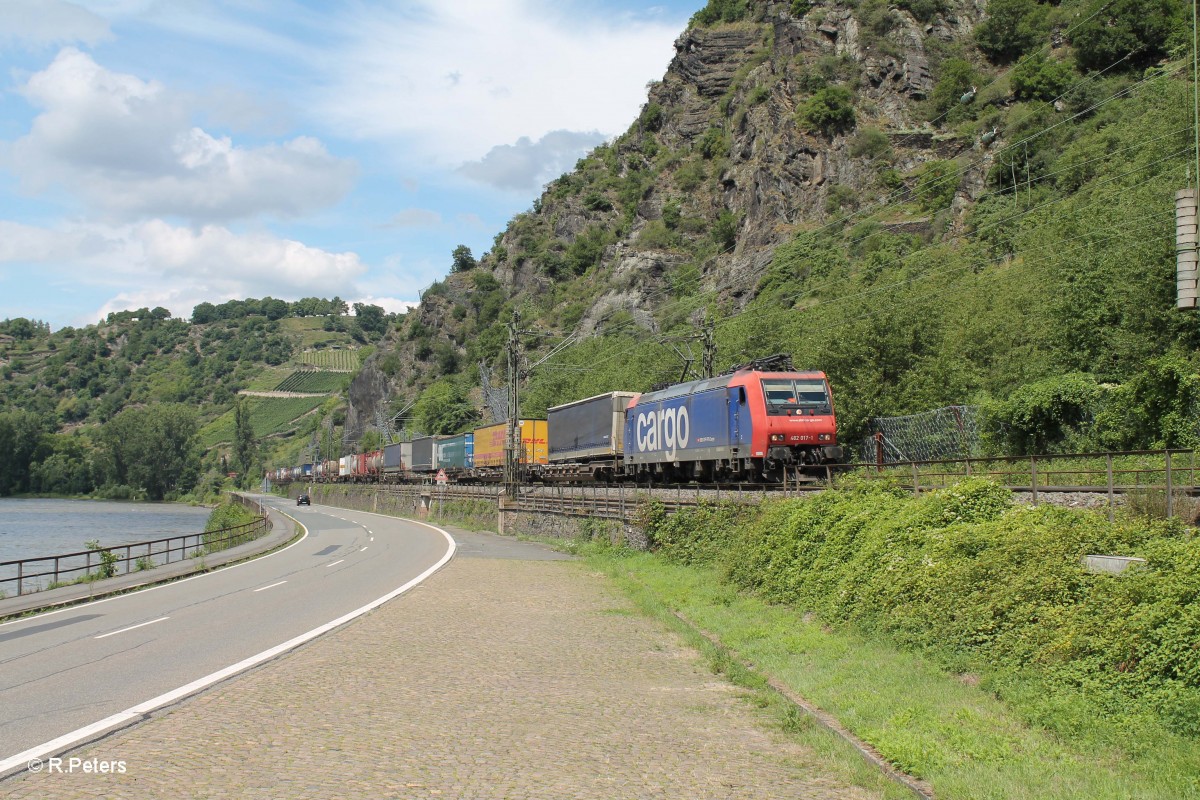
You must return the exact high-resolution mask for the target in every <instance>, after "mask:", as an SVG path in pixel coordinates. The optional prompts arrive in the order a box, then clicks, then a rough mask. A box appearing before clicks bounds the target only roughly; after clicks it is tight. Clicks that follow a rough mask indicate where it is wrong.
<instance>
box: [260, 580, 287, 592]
mask: <svg viewBox="0 0 1200 800" xmlns="http://www.w3.org/2000/svg"><path fill="white" fill-rule="evenodd" d="M285 583H287V581H279V582H278V583H272V584H271V585H270V586H261V587H259V588H258V589H255V590H254V591H256V592H265V591H266V590H267V589H274V588H275V587H276V586H283V584H285Z"/></svg>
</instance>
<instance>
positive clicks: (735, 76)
mask: <svg viewBox="0 0 1200 800" xmlns="http://www.w3.org/2000/svg"><path fill="white" fill-rule="evenodd" d="M1189 37H1190V15H1188V14H1185V8H1184V6H1183V4H1182V3H1181V2H1173V1H1168V0H1161V1H1159V0H1156V2H1152V3H1137V2H1132V0H1116V1H1115V2H1110V3H1106V4H1104V5H1103V6H1099V7H1098V6H1097V5H1096V4H1095V3H1084V2H1070V1H1068V2H1063V3H1061V4H1059V5H1051V4H1039V3H1036V2H1033V0H994V2H992V3H990V4H984V3H974V2H962V0H907V1H906V2H899V3H895V4H893V5H888V4H886V3H883V2H876V1H874V0H863V1H862V2H858V3H853V4H851V3H843V2H831V3H816V2H814V3H810V2H804V0H798V1H797V2H791V3H782V2H763V1H762V0H758V1H756V2H738V1H737V0H720V1H718V0H713V2H710V3H709V4H708V6H706V7H705V8H704V9H703V10H701V11H700V12H698V13H697V15H696V17H695V18H694V19H693V21H692V25H691V26H690V27H689V29H688V30H687V31H686V32H684V33H683V34H682V35H681V36H680V37H679V39H678V41H677V43H676V50H677V54H676V57H675V59H674V60H673V62H672V63H671V65H670V67H669V68H668V70H667V72H666V74H665V76H664V77H663V79H662V80H661V81H659V82H657V83H655V84H654V85H653V86H651V87H650V89H649V92H648V97H647V102H646V104H645V105H644V107H643V110H642V113H641V115H640V116H639V118H638V119H637V120H636V121H635V122H634V123H633V124H632V125H631V126H630V128H629V130H628V131H627V132H626V133H625V134H623V135H621V136H619V137H617V138H616V139H615V140H614V141H612V142H611V143H609V144H606V145H603V146H601V147H599V148H597V149H596V150H595V151H594V152H593V153H591V154H590V155H589V156H587V157H586V158H584V159H582V160H581V161H580V162H579V163H578V165H577V166H576V169H575V170H574V171H573V172H571V173H569V174H567V175H564V176H562V177H561V178H559V179H558V180H556V181H554V182H552V183H551V184H550V185H549V186H548V187H547V188H546V190H545V192H544V193H543V194H542V195H541V197H540V198H538V200H537V201H536V202H535V203H534V206H533V208H532V209H531V210H530V211H528V212H526V213H523V214H520V215H518V216H517V217H516V218H514V219H513V220H512V221H511V222H510V224H509V225H508V227H507V228H506V229H505V230H504V231H502V232H501V233H499V234H498V235H497V236H496V238H495V241H494V244H493V247H492V248H491V249H490V250H489V252H487V253H486V254H483V255H482V257H481V258H480V259H479V261H478V263H477V264H475V263H474V261H473V260H466V261H464V262H462V263H459V262H458V261H457V260H456V265H457V269H456V270H455V271H453V272H452V273H451V274H450V275H449V276H448V277H447V278H446V280H445V281H443V282H440V283H438V284H435V285H434V286H432V287H431V288H430V289H429V290H428V291H427V292H426V293H425V295H424V297H423V299H422V303H421V305H420V307H419V308H418V309H416V310H415V311H414V312H411V313H409V314H408V315H407V319H406V320H405V322H404V324H403V325H402V326H401V329H400V330H399V331H398V332H397V333H396V334H395V335H394V337H393V338H392V339H391V340H389V341H388V342H386V343H385V345H384V346H383V347H381V349H380V351H379V352H378V353H377V354H376V355H375V357H374V358H373V359H372V360H371V361H370V362H369V363H368V365H367V368H366V369H365V370H364V371H363V373H362V375H360V377H359V379H358V380H357V381H356V383H355V385H354V387H352V393H351V397H350V401H351V404H350V408H349V410H348V417H347V420H348V425H349V426H350V430H351V435H352V436H353V435H354V434H356V433H357V432H360V431H362V430H366V428H367V425H366V423H367V421H369V420H370V419H371V418H372V417H373V416H374V415H375V413H376V409H384V408H386V409H387V410H389V411H390V412H394V411H396V410H398V409H399V408H401V407H402V406H404V405H405V404H407V403H409V402H412V401H417V402H416V407H415V419H414V420H413V422H412V425H413V426H415V427H417V428H420V429H421V430H424V431H432V432H453V431H456V430H460V429H465V428H469V427H470V426H471V425H473V424H475V423H476V421H477V420H478V419H480V418H484V419H487V412H486V410H485V403H484V401H483V397H482V395H481V393H480V391H479V386H480V383H481V382H480V378H479V369H480V364H483V365H484V369H485V370H486V371H487V372H488V377H489V378H490V381H491V383H493V384H496V385H501V384H502V383H503V381H504V380H505V374H504V372H505V370H504V366H503V364H504V358H503V355H502V350H503V347H504V343H505V342H506V341H507V336H508V335H507V332H506V329H505V325H506V323H507V322H509V320H510V319H511V315H512V312H513V310H518V311H519V312H520V314H521V327H522V328H523V329H525V330H527V331H529V333H528V334H526V335H524V336H523V343H524V345H525V347H526V348H527V363H529V364H532V363H536V362H537V361H538V360H539V359H540V358H541V357H542V356H543V355H544V354H546V353H548V352H549V351H550V350H551V348H553V347H555V346H557V345H558V344H560V343H561V342H562V341H563V339H565V338H566V337H568V336H572V337H574V338H573V340H572V341H573V342H574V343H573V344H571V345H569V346H567V347H565V348H564V349H562V350H561V352H560V353H559V354H557V355H555V356H553V357H552V358H550V359H549V360H548V361H546V362H545V363H542V364H540V365H539V366H537V367H536V368H535V369H533V370H532V372H531V374H530V376H529V378H528V381H527V388H526V390H525V394H524V401H523V403H524V405H523V409H522V413H524V414H527V415H537V414H539V413H541V412H542V411H544V409H545V408H546V407H547V406H548V405H552V404H555V403H559V402H564V401H567V400H571V399H575V398H579V397H584V396H588V395H590V394H594V393H596V392H600V391H607V390H612V389H618V388H620V389H633V390H645V389H647V388H648V387H650V386H651V385H654V384H656V383H661V382H665V381H671V380H678V379H679V377H680V375H681V374H683V371H684V367H685V360H684V359H683V358H681V354H682V355H683V356H684V357H686V358H688V359H693V362H692V371H693V372H694V371H695V370H696V369H697V367H696V365H697V364H698V361H699V359H698V356H699V338H700V335H701V331H702V326H703V320H704V319H705V318H708V319H710V320H712V321H713V325H714V332H715V339H716V343H717V358H716V362H717V364H716V366H717V368H718V369H722V368H727V367H729V366H730V365H732V364H736V363H740V362H744V361H746V360H748V359H750V358H754V357H757V356H762V355H767V354H770V353H775V352H788V353H791V354H792V355H793V356H794V358H795V360H796V362H797V364H800V365H804V366H806V367H811V368H816V369H822V370H825V371H826V372H828V373H829V375H830V376H831V380H832V383H833V386H834V391H835V396H836V398H837V402H838V409H839V420H840V425H841V433H842V438H843V441H846V442H847V443H850V444H852V445H853V443H854V442H855V440H857V439H858V438H859V437H861V436H864V435H865V434H867V433H869V432H870V428H871V423H870V419H871V418H872V417H875V416H886V415H895V414H905V413H911V412H919V411H924V410H927V409H931V408H935V407H938V406H943V405H947V404H958V403H973V404H978V405H982V406H983V407H984V408H985V409H987V410H988V414H989V419H991V420H992V427H993V429H994V430H995V431H996V434H995V436H994V438H993V446H994V447H996V448H998V449H1021V448H1022V447H1033V446H1038V447H1043V448H1051V449H1053V448H1059V449H1061V448H1068V447H1100V446H1105V447H1134V446H1148V445H1151V444H1172V445H1180V444H1191V443H1195V441H1196V438H1197V430H1196V423H1195V420H1196V418H1197V413H1196V412H1197V411H1200V381H1198V380H1197V377H1196V366H1197V363H1196V346H1197V344H1198V343H1200V327H1198V325H1197V320H1196V315H1195V313H1194V312H1181V311H1178V310H1176V309H1175V307H1174V243H1173V225H1174V222H1173V196H1174V192H1175V190H1176V189H1178V188H1181V187H1183V186H1185V185H1186V180H1187V175H1188V174H1189V172H1188V164H1189V163H1190V160H1191V158H1192V157H1193V156H1192V154H1191V153H1192V146H1193V145H1192V132H1191V119H1190V115H1191V111H1190V108H1191V105H1190V103H1191V101H1190V92H1191V83H1190V78H1191V76H1190V66H1189V65H1190V63H1191V56H1190V51H1189V50H1188V49H1187V44H1186V43H1187V41H1188V38H1189ZM1176 59H1177V60H1176ZM689 351H690V353H691V355H690V356H689V355H688V353H689Z"/></svg>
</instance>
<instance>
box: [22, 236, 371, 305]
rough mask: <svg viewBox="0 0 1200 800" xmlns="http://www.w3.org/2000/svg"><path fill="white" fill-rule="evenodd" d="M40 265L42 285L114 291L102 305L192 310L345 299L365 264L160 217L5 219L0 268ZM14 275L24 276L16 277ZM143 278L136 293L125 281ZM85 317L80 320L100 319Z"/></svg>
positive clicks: (346, 255) (350, 255) (292, 244)
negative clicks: (43, 223) (100, 221)
mask: <svg viewBox="0 0 1200 800" xmlns="http://www.w3.org/2000/svg"><path fill="white" fill-rule="evenodd" d="M33 263H37V264H40V265H42V266H41V267H40V268H39V270H38V277H37V280H39V281H41V282H42V283H43V284H46V285H52V284H61V283H72V284H76V285H80V286H93V287H96V288H97V289H98V290H99V291H115V292H116V293H115V294H113V295H111V296H110V297H109V299H108V300H107V301H106V302H105V303H104V304H103V306H102V307H101V308H100V310H99V312H98V313H99V317H103V316H104V315H106V314H108V313H109V312H110V311H117V310H123V309H127V308H139V307H141V306H150V307H153V306H157V305H161V306H165V307H166V308H169V309H171V311H172V312H173V313H175V314H176V315H177V316H187V315H189V314H190V313H191V309H192V307H193V306H194V305H195V304H196V303H199V302H201V301H205V300H207V301H209V302H221V301H223V300H229V299H232V298H244V297H263V296H266V295H270V296H272V297H280V298H283V299H289V300H291V299H298V298H300V297H304V296H311V295H317V296H325V297H332V296H333V295H335V294H336V295H340V296H343V297H344V296H347V295H350V294H355V293H360V292H362V291H363V290H362V289H360V288H359V287H358V285H357V283H356V282H357V281H358V280H359V279H361V278H362V277H363V276H364V275H365V274H366V272H367V267H366V265H364V264H363V263H362V262H361V260H360V259H359V257H358V256H357V255H356V254H354V253H331V252H329V251H326V250H321V249H319V248H316V247H310V246H308V245H305V244H303V243H301V242H297V241H293V240H290V239H283V238H280V237H278V236H275V235H274V234H271V233H268V232H265V231H259V232H249V233H235V232H233V231H231V230H229V229H228V228H224V227H221V226H217V225H207V226H204V227H203V228H201V229H199V230H192V229H190V228H186V227H176V226H173V225H169V224H167V223H166V222H163V221H162V220H151V221H149V222H144V223H138V224H134V225H124V226H116V227H111V226H98V225H79V224H76V225H67V226H64V227H63V228H62V229H60V230H51V229H46V228H37V227H34V226H29V225H21V224H18V223H13V222H7V221H0V267H4V266H5V265H11V267H10V268H12V269H17V268H20V267H22V266H23V265H29V264H33ZM14 279H19V278H17V277H16V276H14ZM130 285H137V286H138V287H139V288H138V289H137V290H129V289H127V288H125V287H128V286H130ZM99 317H96V316H93V315H92V314H88V315H86V316H85V317H84V319H82V320H77V324H87V323H88V322H92V321H95V319H97V318H99Z"/></svg>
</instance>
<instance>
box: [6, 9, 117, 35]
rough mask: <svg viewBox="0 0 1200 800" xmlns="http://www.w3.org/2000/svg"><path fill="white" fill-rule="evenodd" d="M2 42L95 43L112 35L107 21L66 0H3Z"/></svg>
mask: <svg viewBox="0 0 1200 800" xmlns="http://www.w3.org/2000/svg"><path fill="white" fill-rule="evenodd" d="M2 10H3V14H2V16H3V24H2V25H0V44H12V43H16V44H26V45H47V44H61V43H63V42H86V43H89V44H91V43H94V42H98V41H100V40H102V39H107V38H108V37H109V30H108V23H107V22H106V21H105V20H104V19H102V18H101V17H98V16H97V15H95V14H93V13H92V12H91V11H88V10H87V9H86V8H81V7H80V6H78V5H76V4H75V3H68V2H66V0H3V9H2Z"/></svg>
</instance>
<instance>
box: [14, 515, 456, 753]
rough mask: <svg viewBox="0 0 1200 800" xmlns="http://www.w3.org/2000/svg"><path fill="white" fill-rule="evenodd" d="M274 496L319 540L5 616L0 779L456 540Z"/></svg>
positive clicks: (334, 620)
mask: <svg viewBox="0 0 1200 800" xmlns="http://www.w3.org/2000/svg"><path fill="white" fill-rule="evenodd" d="M264 499H266V501H267V502H268V503H269V504H273V505H276V506H277V507H278V508H280V509H282V510H284V511H286V512H287V513H289V514H291V515H293V516H294V517H295V518H297V519H298V520H299V521H300V522H302V523H303V524H304V525H305V527H306V528H307V529H308V532H307V535H306V536H304V538H302V539H301V540H299V541H298V542H296V543H294V544H292V545H290V546H289V547H287V548H285V549H283V550H280V551H278V552H276V553H273V554H271V555H269V556H266V557H263V558H259V559H256V560H253V561H249V562H245V563H243V564H240V565H237V566H234V567H229V568H226V569H222V570H218V571H215V572H211V573H207V574H203V575H200V576H197V577H193V578H188V579H186V580H182V581H179V582H176V583H170V584H166V585H163V586H159V587H156V588H153V589H147V590H143V591H139V592H135V593H132V594H128V595H122V596H119V597H114V598H111V599H108V600H101V601H98V602H94V603H88V604H85V605H79V606H74V607H71V608H68V609H65V610H61V611H56V612H50V613H46V614H40V615H37V616H34V617H29V618H25V619H21V620H17V621H15V622H9V623H5V624H0V775H4V774H8V773H11V772H12V771H13V770H14V769H19V768H20V766H19V765H18V764H17V763H16V762H15V761H14V759H15V758H16V757H18V756H20V757H21V761H22V763H23V761H24V760H25V759H28V758H30V757H32V756H33V755H34V754H35V753H37V754H41V751H43V750H45V751H46V752H47V753H48V752H50V751H54V752H59V751H61V750H62V749H63V748H64V747H65V746H69V745H68V742H70V741H73V740H72V739H71V737H75V739H77V740H81V741H83V740H87V739H90V738H94V737H95V736H96V735H99V734H100V733H101V732H103V731H104V730H108V729H111V728H113V727H117V726H119V725H122V724H128V723H129V722H130V721H132V720H134V719H139V718H141V717H142V716H143V715H144V714H146V713H149V712H150V711H152V710H154V709H155V708H158V707H162V706H164V705H169V704H170V703H172V702H175V701H177V700H178V699H179V698H180V697H183V696H187V695H188V694H191V693H194V692H195V691H198V690H199V689H200V688H203V685H210V684H211V683H215V682H217V681H219V680H222V679H225V678H226V677H228V674H234V673H233V672H232V671H231V670H229V669H227V668H230V667H233V666H234V665H239V662H243V661H247V660H249V661H254V660H255V658H256V657H257V660H258V661H265V660H267V659H269V658H273V657H274V656H275V655H277V652H276V651H278V652H282V650H279V647H280V646H281V645H284V644H285V643H289V642H291V640H294V639H296V638H297V637H303V636H305V635H306V634H307V635H310V636H312V635H317V634H319V633H320V632H322V631H321V630H320V629H321V628H322V627H323V626H324V627H325V628H330V627H336V625H337V624H341V623H342V622H344V621H347V620H345V619H343V618H344V617H346V616H347V615H349V614H351V613H352V612H355V611H359V610H362V609H364V607H367V606H370V605H371V604H373V603H377V602H379V601H382V600H384V599H385V598H388V597H389V596H390V595H394V594H395V593H397V590H399V589H401V588H402V587H405V585H406V584H408V583H410V582H412V581H414V580H415V579H418V578H420V577H421V576H422V575H423V574H425V573H429V574H432V572H433V571H435V570H436V568H437V567H440V566H441V564H442V563H445V561H448V560H449V558H450V556H451V555H452V554H453V550H454V549H455V545H454V544H453V543H452V541H451V539H450V537H449V535H448V534H446V533H444V532H442V531H440V530H438V529H435V528H432V527H430V526H425V525H421V524H419V523H415V522H411V521H408V520H401V519H395V518H391V517H382V516H378V515H374V514H366V513H360V512H354V511H347V510H344V509H339V508H333V507H330V506H319V505H318V506H312V507H309V506H301V507H299V508H297V507H296V506H294V505H292V504H291V503H290V502H288V501H287V500H281V499H279V498H264ZM292 644H295V643H294V642H293V643H292ZM238 671H240V670H238ZM214 673H216V675H214ZM227 673H228V674H227ZM206 681H207V683H206ZM189 684H192V685H191V686H189ZM55 740H60V741H58V742H57V743H56V744H54V746H51V747H49V749H48V750H47V748H45V747H42V745H49V744H51V743H54V742H55Z"/></svg>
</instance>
